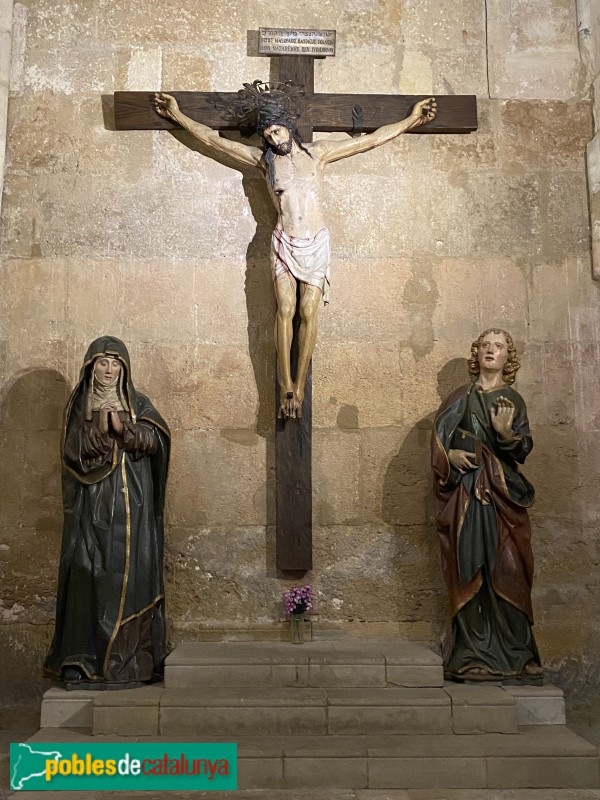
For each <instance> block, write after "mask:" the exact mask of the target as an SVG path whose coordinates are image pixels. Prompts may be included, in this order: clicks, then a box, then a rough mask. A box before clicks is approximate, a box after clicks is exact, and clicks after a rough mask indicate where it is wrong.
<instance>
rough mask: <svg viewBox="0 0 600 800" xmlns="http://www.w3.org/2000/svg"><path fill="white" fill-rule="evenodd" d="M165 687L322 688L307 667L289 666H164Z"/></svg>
mask: <svg viewBox="0 0 600 800" xmlns="http://www.w3.org/2000/svg"><path fill="white" fill-rule="evenodd" d="M165 684H166V686H167V687H168V688H170V689H171V688H172V689H176V688H183V687H187V686H190V687H191V686H195V687H201V686H206V687H208V686H212V687H218V686H232V687H233V686H235V687H238V686H255V687H256V686H261V687H266V686H273V687H281V686H298V687H307V686H322V685H323V684H318V683H314V682H313V683H311V682H309V678H308V667H306V666H303V665H291V664H273V665H249V664H239V665H227V664H221V665H219V666H208V665H201V664H198V665H195V666H182V665H177V666H175V665H174V666H167V667H166V669H165Z"/></svg>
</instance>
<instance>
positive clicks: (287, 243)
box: [271, 228, 330, 305]
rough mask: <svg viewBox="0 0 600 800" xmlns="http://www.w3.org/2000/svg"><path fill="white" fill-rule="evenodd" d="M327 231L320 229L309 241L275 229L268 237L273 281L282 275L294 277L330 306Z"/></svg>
mask: <svg viewBox="0 0 600 800" xmlns="http://www.w3.org/2000/svg"><path fill="white" fill-rule="evenodd" d="M329 260H330V254H329V231H328V230H327V228H322V229H321V230H320V231H319V232H318V233H317V234H316V236H314V237H313V238H312V239H300V238H299V237H297V236H288V235H287V233H285V231H282V230H281V228H275V230H274V231H273V235H272V236H271V269H272V272H273V280H274V281H275V280H277V278H279V277H280V276H281V275H290V274H291V275H293V276H294V278H296V280H298V281H302V283H308V284H309V285H310V286H318V287H319V288H320V289H321V291H322V292H323V303H324V304H325V305H327V303H329V277H330V275H329Z"/></svg>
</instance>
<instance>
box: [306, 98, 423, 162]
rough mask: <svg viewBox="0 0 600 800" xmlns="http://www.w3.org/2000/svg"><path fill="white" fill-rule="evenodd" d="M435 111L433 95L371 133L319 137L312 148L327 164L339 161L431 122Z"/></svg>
mask: <svg viewBox="0 0 600 800" xmlns="http://www.w3.org/2000/svg"><path fill="white" fill-rule="evenodd" d="M436 111H437V103H436V102H435V97H428V98H427V99H426V100H420V101H419V102H418V103H415V105H414V108H413V110H412V112H411V113H410V115H409V116H408V117H406V119H403V120H401V121H400V122H394V123H392V124H391V125H383V126H382V127H381V128H378V129H377V130H376V131H374V132H373V133H368V134H367V135H366V136H360V137H358V138H356V139H346V140H344V141H341V142H336V141H331V140H330V139H321V140H320V141H318V142H315V144H314V145H313V148H314V149H315V150H317V151H318V152H319V155H320V157H321V159H322V161H323V163H325V164H329V163H331V162H332V161H339V159H340V158H348V156H354V155H356V154H357V153H364V152H366V151H367V150H372V149H373V148H374V147H379V146H380V145H382V144H385V143H386V142H389V141H391V140H392V139H395V138H396V136H400V134H401V133H406V131H410V130H412V129H413V128H418V127H419V125H425V124H426V123H427V122H431V120H432V119H434V117H435V115H436Z"/></svg>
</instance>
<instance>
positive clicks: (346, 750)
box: [283, 736, 367, 760]
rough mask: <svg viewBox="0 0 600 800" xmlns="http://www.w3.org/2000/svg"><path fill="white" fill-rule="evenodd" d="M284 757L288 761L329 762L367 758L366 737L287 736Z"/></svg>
mask: <svg viewBox="0 0 600 800" xmlns="http://www.w3.org/2000/svg"><path fill="white" fill-rule="evenodd" d="M283 755H284V757H285V758H286V760H292V759H294V758H310V759H318V758H326V759H329V760H333V759H340V760H344V759H346V760H347V759H350V758H366V756H367V745H366V738H365V737H364V736H321V737H312V736H286V738H285V739H284V740H283Z"/></svg>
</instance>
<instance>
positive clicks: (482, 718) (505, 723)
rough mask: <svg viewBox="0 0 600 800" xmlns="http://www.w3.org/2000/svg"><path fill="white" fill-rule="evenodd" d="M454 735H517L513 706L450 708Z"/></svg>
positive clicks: (515, 713) (515, 715)
mask: <svg viewBox="0 0 600 800" xmlns="http://www.w3.org/2000/svg"><path fill="white" fill-rule="evenodd" d="M452 730H453V731H454V733H460V734H466V733H473V734H480V733H517V712H516V709H515V707H514V706H454V705H453V706H452Z"/></svg>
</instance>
